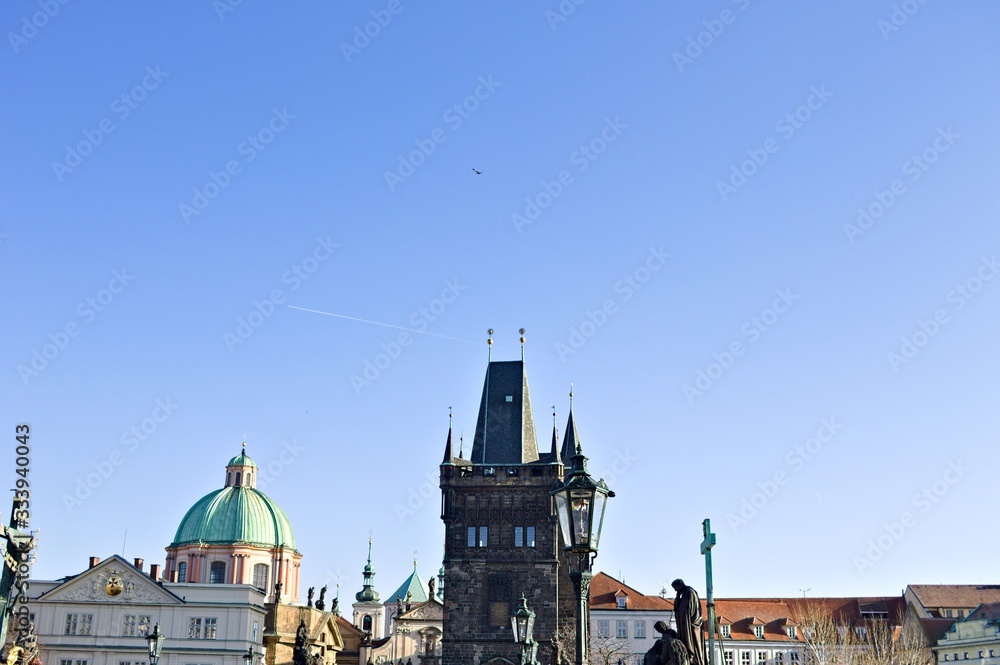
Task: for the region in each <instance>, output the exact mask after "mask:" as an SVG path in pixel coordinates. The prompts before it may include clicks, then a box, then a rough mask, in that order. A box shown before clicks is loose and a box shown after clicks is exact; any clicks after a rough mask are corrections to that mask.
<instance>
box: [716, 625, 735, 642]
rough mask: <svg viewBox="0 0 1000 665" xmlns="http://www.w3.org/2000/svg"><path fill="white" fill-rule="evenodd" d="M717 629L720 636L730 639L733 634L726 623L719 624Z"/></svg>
mask: <svg viewBox="0 0 1000 665" xmlns="http://www.w3.org/2000/svg"><path fill="white" fill-rule="evenodd" d="M719 631H720V632H721V633H722V636H723V637H725V638H726V639H731V638H732V636H733V633H732V631H731V630H730V629H729V624H728V623H724V624H722V625H721V626H719Z"/></svg>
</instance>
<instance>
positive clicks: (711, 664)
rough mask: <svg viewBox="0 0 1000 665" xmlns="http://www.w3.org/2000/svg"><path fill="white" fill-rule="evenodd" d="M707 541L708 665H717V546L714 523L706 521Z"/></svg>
mask: <svg viewBox="0 0 1000 665" xmlns="http://www.w3.org/2000/svg"><path fill="white" fill-rule="evenodd" d="M701 529H702V533H703V535H704V536H705V539H704V540H703V541H701V553H702V555H704V557H705V588H706V601H707V605H708V665H715V595H714V593H713V591H712V548H713V547H714V546H715V534H714V533H712V521H711V520H709V519H706V520H705V521H704V522H702V523H701Z"/></svg>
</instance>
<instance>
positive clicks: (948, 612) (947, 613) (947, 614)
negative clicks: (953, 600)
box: [944, 610, 951, 619]
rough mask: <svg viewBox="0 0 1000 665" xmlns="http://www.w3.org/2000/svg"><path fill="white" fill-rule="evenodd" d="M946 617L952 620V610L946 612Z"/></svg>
mask: <svg viewBox="0 0 1000 665" xmlns="http://www.w3.org/2000/svg"><path fill="white" fill-rule="evenodd" d="M944 616H945V618H946V619H950V618H951V610H945V611H944Z"/></svg>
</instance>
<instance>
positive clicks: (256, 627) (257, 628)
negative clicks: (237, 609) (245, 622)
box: [253, 621, 260, 642]
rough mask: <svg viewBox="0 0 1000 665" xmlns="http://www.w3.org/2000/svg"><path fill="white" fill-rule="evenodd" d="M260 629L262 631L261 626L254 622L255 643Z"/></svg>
mask: <svg viewBox="0 0 1000 665" xmlns="http://www.w3.org/2000/svg"><path fill="white" fill-rule="evenodd" d="M259 629H260V625H259V624H258V623H257V622H256V621H254V622H253V641H254V642H256V641H257V631H258V630H259Z"/></svg>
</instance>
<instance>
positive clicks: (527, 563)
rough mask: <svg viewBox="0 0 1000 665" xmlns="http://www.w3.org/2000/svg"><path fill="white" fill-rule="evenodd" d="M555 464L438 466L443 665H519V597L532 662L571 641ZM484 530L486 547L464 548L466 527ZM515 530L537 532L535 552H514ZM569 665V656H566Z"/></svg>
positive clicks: (548, 658)
mask: <svg viewBox="0 0 1000 665" xmlns="http://www.w3.org/2000/svg"><path fill="white" fill-rule="evenodd" d="M562 470H563V467H562V465H560V464H548V465H545V464H527V465H516V466H496V467H483V466H469V467H461V466H455V465H447V464H446V465H442V467H441V490H442V499H443V501H442V520H443V521H444V523H445V562H444V568H445V580H444V589H445V594H444V597H445V608H444V609H445V617H444V636H443V643H442V647H443V649H442V665H485V664H486V663H488V662H489V661H490V660H492V659H494V658H504V659H506V660H509V661H511V662H513V663H517V662H519V651H518V645H517V643H516V642H514V637H513V633H512V631H511V625H510V616H511V614H512V613H513V611H514V610H515V609H516V608H517V607H518V604H519V601H520V597H521V594H522V593H523V594H524V595H525V597H526V598H527V601H528V607H529V608H530V609H531V610H532V611H533V612H535V615H536V619H535V630H534V636H535V640H536V642H538V644H539V648H538V660H539V662H540V663H542V664H543V665H550V664H553V662H554V661H553V651H554V645H555V642H554V640H555V638H556V636H557V634H559V635H565V636H566V637H564V638H563V639H561V640H560V643H570V648H571V643H572V642H573V640H574V635H575V623H574V613H573V612H574V602H573V590H572V587H571V586H570V580H569V577H568V575H567V569H566V564H565V562H564V561H563V559H562V554H561V549H562V548H561V547H560V544H559V533H558V524H557V521H556V515H555V510H554V507H553V503H552V500H551V498H550V497H549V495H548V493H549V490H551V489H552V487H553V486H554V485H555V483H556V482H557V481H558V480H561V477H562ZM482 526H485V527H487V529H488V541H487V545H486V546H485V547H479V546H478V544H477V545H476V546H473V547H470V546H469V545H468V540H467V539H468V532H467V529H468V527H475V528H476V529H477V533H476V537H477V539H478V536H479V534H478V529H479V527H482ZM515 527H524V528H525V533H526V530H527V527H534V529H535V543H534V546H533V547H528V546H521V547H518V546H516V545H515V541H514V538H515V535H514V529H515ZM568 657H569V658H570V659H572V653H570V654H569V656H568Z"/></svg>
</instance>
